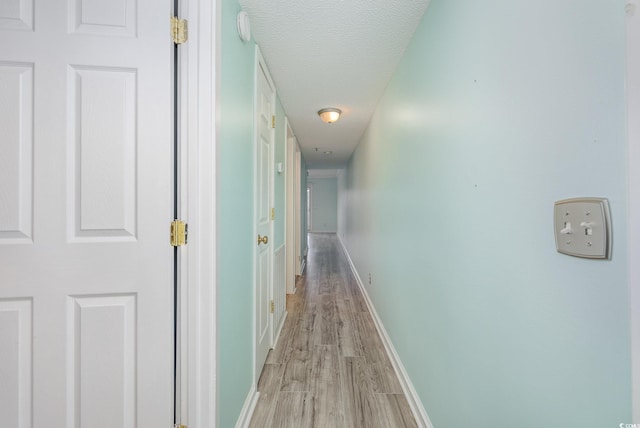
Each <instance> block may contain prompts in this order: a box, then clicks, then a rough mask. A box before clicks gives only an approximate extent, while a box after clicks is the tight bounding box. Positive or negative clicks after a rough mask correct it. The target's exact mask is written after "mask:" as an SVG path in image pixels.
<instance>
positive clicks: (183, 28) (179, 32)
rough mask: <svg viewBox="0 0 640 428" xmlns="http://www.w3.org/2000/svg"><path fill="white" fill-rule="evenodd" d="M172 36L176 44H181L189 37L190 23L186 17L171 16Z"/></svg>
mask: <svg viewBox="0 0 640 428" xmlns="http://www.w3.org/2000/svg"><path fill="white" fill-rule="evenodd" d="M171 38H172V39H173V43H175V44H176V45H181V44H183V43H184V42H186V41H187V40H188V39H189V23H188V22H187V20H186V19H180V18H178V17H177V16H172V17H171Z"/></svg>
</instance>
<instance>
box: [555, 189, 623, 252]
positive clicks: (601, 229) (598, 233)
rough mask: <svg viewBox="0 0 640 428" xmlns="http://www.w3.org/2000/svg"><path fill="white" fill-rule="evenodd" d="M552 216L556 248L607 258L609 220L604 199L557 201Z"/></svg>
mask: <svg viewBox="0 0 640 428" xmlns="http://www.w3.org/2000/svg"><path fill="white" fill-rule="evenodd" d="M553 217H554V229H555V235H556V249H557V250H558V252H560V253H563V254H568V255H570V256H575V257H585V258H588V259H610V258H611V223H610V219H609V217H610V216H609V202H608V201H607V200H606V199H604V198H575V199H564V200H562V201H557V202H556V203H555V207H554V214H553Z"/></svg>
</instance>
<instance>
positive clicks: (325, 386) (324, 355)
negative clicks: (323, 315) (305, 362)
mask: <svg viewBox="0 0 640 428" xmlns="http://www.w3.org/2000/svg"><path fill="white" fill-rule="evenodd" d="M312 360H313V363H312V369H311V392H312V393H313V397H314V410H313V425H312V426H314V427H343V426H345V420H344V408H343V406H342V385H341V382H340V360H339V357H338V349H337V347H336V346H331V345H317V346H316V347H315V350H314V353H313V358H312Z"/></svg>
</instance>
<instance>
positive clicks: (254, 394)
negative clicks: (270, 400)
mask: <svg viewBox="0 0 640 428" xmlns="http://www.w3.org/2000/svg"><path fill="white" fill-rule="evenodd" d="M259 396H260V393H259V392H258V391H257V390H256V386H255V385H251V390H250V391H249V394H248V395H247V399H246V400H244V405H243V406H242V410H241V411H240V416H239V417H238V421H237V422H236V428H248V427H249V423H250V422H251V417H252V416H253V411H254V410H255V409H256V404H258V397H259Z"/></svg>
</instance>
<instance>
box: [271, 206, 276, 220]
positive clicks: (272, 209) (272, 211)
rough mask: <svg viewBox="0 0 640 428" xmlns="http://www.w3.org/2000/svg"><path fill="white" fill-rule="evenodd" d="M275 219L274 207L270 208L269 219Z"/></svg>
mask: <svg viewBox="0 0 640 428" xmlns="http://www.w3.org/2000/svg"><path fill="white" fill-rule="evenodd" d="M275 219H276V209H275V208H271V220H275Z"/></svg>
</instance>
